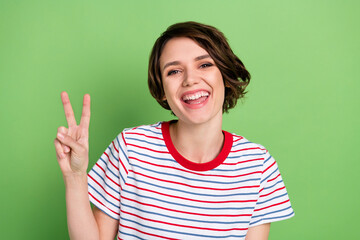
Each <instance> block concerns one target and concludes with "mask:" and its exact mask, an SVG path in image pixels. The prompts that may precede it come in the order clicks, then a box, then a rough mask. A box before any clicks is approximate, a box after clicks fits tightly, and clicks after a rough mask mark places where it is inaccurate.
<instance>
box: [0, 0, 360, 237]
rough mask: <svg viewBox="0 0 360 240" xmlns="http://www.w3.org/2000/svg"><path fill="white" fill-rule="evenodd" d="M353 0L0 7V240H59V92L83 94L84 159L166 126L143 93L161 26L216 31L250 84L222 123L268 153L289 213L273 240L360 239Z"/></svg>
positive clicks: (164, 115) (76, 101)
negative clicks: (125, 133) (136, 133)
mask: <svg viewBox="0 0 360 240" xmlns="http://www.w3.org/2000/svg"><path fill="white" fill-rule="evenodd" d="M359 10H360V4H359V2H358V1H349V0H345V1H320V0H319V1H309V0H305V1H243V0H242V1H215V0H207V1H203V0H201V1H190V0H182V1H165V0H161V1H95V0H93V1H45V0H43V1H39V0H33V1H16V0H15V1H4V0H0V109H1V114H0V126H1V142H0V148H1V153H2V163H1V174H0V177H1V179H0V180H1V183H0V184H1V186H0V187H1V193H0V194H1V204H0V206H1V211H0V212H1V217H0V221H1V222H0V228H1V233H0V234H1V239H68V236H67V226H66V214H65V200H64V184H63V180H62V175H61V172H60V169H59V167H58V164H57V161H56V158H55V151H54V147H53V139H54V137H55V134H56V131H57V127H58V126H61V125H65V126H66V121H65V118H64V114H63V110H62V105H61V102H60V92H61V91H63V90H66V91H67V92H68V93H69V95H70V99H71V101H72V103H73V106H74V109H75V112H76V116H77V117H80V114H81V102H82V96H83V94H85V93H90V94H91V97H92V118H91V127H90V159H91V162H90V165H93V164H94V162H95V161H96V160H97V158H98V157H99V156H100V154H101V153H102V152H103V151H104V149H105V148H106V146H107V145H108V144H109V142H110V141H111V140H112V139H113V138H114V137H115V136H116V134H117V133H119V132H120V131H121V130H122V129H123V128H125V127H131V126H136V125H140V124H150V123H154V122H157V121H161V120H168V119H172V116H171V115H170V114H169V113H168V112H167V111H165V110H163V109H161V107H160V106H158V105H157V103H156V102H155V100H153V99H152V97H151V96H150V94H149V93H148V89H147V82H146V81H147V63H148V56H149V52H150V49H151V47H152V45H153V43H154V41H155V39H156V38H157V37H158V36H159V34H160V33H161V32H163V31H164V30H165V29H166V27H167V26H169V25H170V24H173V23H176V22H180V21H187V20H194V21H199V22H203V23H207V24H210V25H214V26H216V27H217V28H219V29H220V30H222V31H223V32H224V33H225V35H226V36H227V38H228V39H229V42H230V44H231V46H232V48H233V50H234V52H235V53H236V54H238V56H239V57H240V58H241V59H242V60H243V62H244V63H245V65H246V66H247V68H248V69H249V71H250V73H251V74H252V79H251V83H250V86H249V88H248V90H249V93H248V95H247V97H246V99H245V100H244V101H242V102H239V104H238V106H237V107H236V109H233V110H231V111H230V114H228V115H225V116H224V124H223V127H224V129H226V130H228V131H231V132H236V133H238V134H241V135H244V136H245V137H247V138H248V139H250V140H252V141H254V142H258V143H261V144H262V145H264V146H266V147H267V148H268V149H269V150H270V152H271V153H272V155H273V156H274V157H275V159H276V160H277V162H278V164H279V167H280V170H281V172H282V175H283V179H284V181H285V184H286V186H287V190H288V193H289V196H290V199H291V203H292V206H293V208H294V210H295V213H296V215H295V217H294V218H292V219H289V220H286V221H281V222H276V223H273V224H272V227H271V233H270V239H272V240H275V239H359V237H360V234H359V231H358V230H357V227H358V226H357V225H358V224H357V223H358V218H359V215H360V207H359V199H360V194H359V183H358V177H357V176H358V169H359V167H360V164H359V162H360V161H359V160H360V159H359V154H358V150H359V143H360V141H359V137H358V135H359V130H360V129H359V105H360V98H359V95H358V91H359V85H360V84H359V79H360V71H359V69H360V68H359V64H360V59H359V56H360V49H359V42H360V33H359V29H360V28H359V23H360V17H359V12H360V11H359Z"/></svg>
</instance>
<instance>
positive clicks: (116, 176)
mask: <svg viewBox="0 0 360 240" xmlns="http://www.w3.org/2000/svg"><path fill="white" fill-rule="evenodd" d="M99 160H101V161H103V162H104V163H105V165H106V170H108V171H109V172H110V173H111V174H112V175H113V176H114V177H115V178H117V179H119V176H120V177H121V180H122V181H123V182H124V183H125V180H124V178H123V177H122V176H121V174H119V176H118V175H116V174H115V173H114V172H113V171H111V169H110V168H108V167H107V166H108V165H107V162H106V161H105V160H104V159H102V158H101V157H100V159H99ZM106 170H105V171H106Z"/></svg>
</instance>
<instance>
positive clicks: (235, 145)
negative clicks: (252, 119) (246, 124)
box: [233, 140, 252, 147]
mask: <svg viewBox="0 0 360 240" xmlns="http://www.w3.org/2000/svg"><path fill="white" fill-rule="evenodd" d="M239 141H241V140H239ZM249 143H252V142H240V143H236V144H234V145H233V147H237V146H239V145H243V144H249Z"/></svg>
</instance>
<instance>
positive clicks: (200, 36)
mask: <svg viewBox="0 0 360 240" xmlns="http://www.w3.org/2000/svg"><path fill="white" fill-rule="evenodd" d="M175 37H187V38H190V39H192V40H193V41H195V42H196V43H197V44H198V45H199V46H200V47H202V48H203V49H205V50H206V51H207V52H208V53H209V55H210V56H211V58H212V59H213V60H214V62H215V64H216V66H217V67H218V68H219V70H220V72H221V74H222V77H223V80H224V86H225V99H224V104H223V112H228V110H229V109H231V108H233V107H235V105H236V103H237V100H238V99H239V98H242V97H244V95H245V93H246V92H245V88H246V86H247V85H248V84H249V82H250V73H249V72H248V71H247V70H246V68H245V66H244V64H243V63H242V62H241V60H240V59H239V58H238V57H237V56H236V55H235V54H234V53H233V51H232V50H231V48H230V46H229V44H228V42H227V40H226V38H225V36H224V34H223V33H222V32H220V31H219V30H218V29H216V28H214V27H212V26H209V25H205V24H201V23H197V22H182V23H176V24H174V25H171V26H170V27H168V29H166V31H165V32H164V33H163V34H161V36H160V37H159V38H158V39H157V40H156V42H155V44H154V47H153V49H152V51H151V55H150V59H149V70H148V85H149V89H150V93H151V95H152V96H153V97H154V98H155V99H156V101H157V102H158V103H159V104H160V105H161V106H162V107H163V108H165V109H168V110H171V109H170V106H169V104H168V103H167V101H166V100H164V95H165V93H164V88H163V85H162V79H161V71H160V56H161V53H162V51H163V49H164V46H165V44H166V43H167V42H168V41H169V40H170V39H172V38H175Z"/></svg>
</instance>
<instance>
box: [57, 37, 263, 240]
mask: <svg viewBox="0 0 360 240" xmlns="http://www.w3.org/2000/svg"><path fill="white" fill-rule="evenodd" d="M160 66H161V74H162V79H163V86H164V91H165V99H166V100H167V101H168V103H169V105H170V107H171V110H172V111H173V112H174V113H175V115H176V116H177V117H178V121H177V122H176V123H174V124H171V125H170V136H171V138H172V141H173V143H174V145H175V147H176V149H177V150H178V151H179V152H180V153H181V154H182V155H183V156H184V157H186V158H187V159H191V161H194V162H197V163H203V162H208V161H211V160H212V159H214V158H215V157H216V156H217V155H218V154H219V152H220V150H221V148H222V145H223V142H224V137H223V134H222V105H223V101H224V91H225V88H224V83H223V79H222V75H221V72H220V70H219V69H218V68H217V66H216V65H215V63H214V61H213V59H212V58H211V57H210V56H209V55H208V53H207V52H206V51H205V50H204V49H203V48H201V47H200V46H199V45H197V44H196V43H195V42H194V41H192V40H190V39H188V38H173V39H171V40H169V41H168V42H167V44H166V45H165V47H164V49H163V53H162V55H161V57H160ZM199 90H201V91H205V92H207V93H208V94H209V96H208V97H207V99H206V101H204V102H201V103H199V104H195V105H192V106H189V105H187V104H184V101H183V100H182V99H183V96H184V94H185V95H186V94H193V93H196V92H197V91H199ZM61 100H62V103H63V106H64V111H65V117H66V120H67V123H68V128H66V127H59V128H58V133H57V137H56V139H55V140H54V145H55V150H56V155H57V160H58V163H59V166H60V169H61V172H62V174H63V178H64V182H65V188H66V208H67V221H68V229H69V235H70V238H71V239H76V240H78V239H87V240H88V239H101V240H110V239H114V238H115V236H116V234H117V229H118V224H119V223H118V220H115V219H112V218H111V217H109V216H108V215H106V214H105V213H103V212H102V211H100V210H99V209H98V208H96V207H94V208H93V209H91V206H90V203H89V198H88V186H87V172H86V171H87V167H88V162H89V161H88V155H89V123H90V96H89V95H88V94H86V95H85V96H84V100H83V111H82V116H81V120H80V124H79V125H77V123H76V120H75V117H74V113H73V110H72V107H71V103H70V100H69V97H68V95H67V93H66V92H62V93H61ZM209 129H211V131H209ZM269 230H270V224H262V225H259V226H255V227H251V228H249V230H248V234H247V236H246V240H265V239H267V238H268V235H269Z"/></svg>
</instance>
